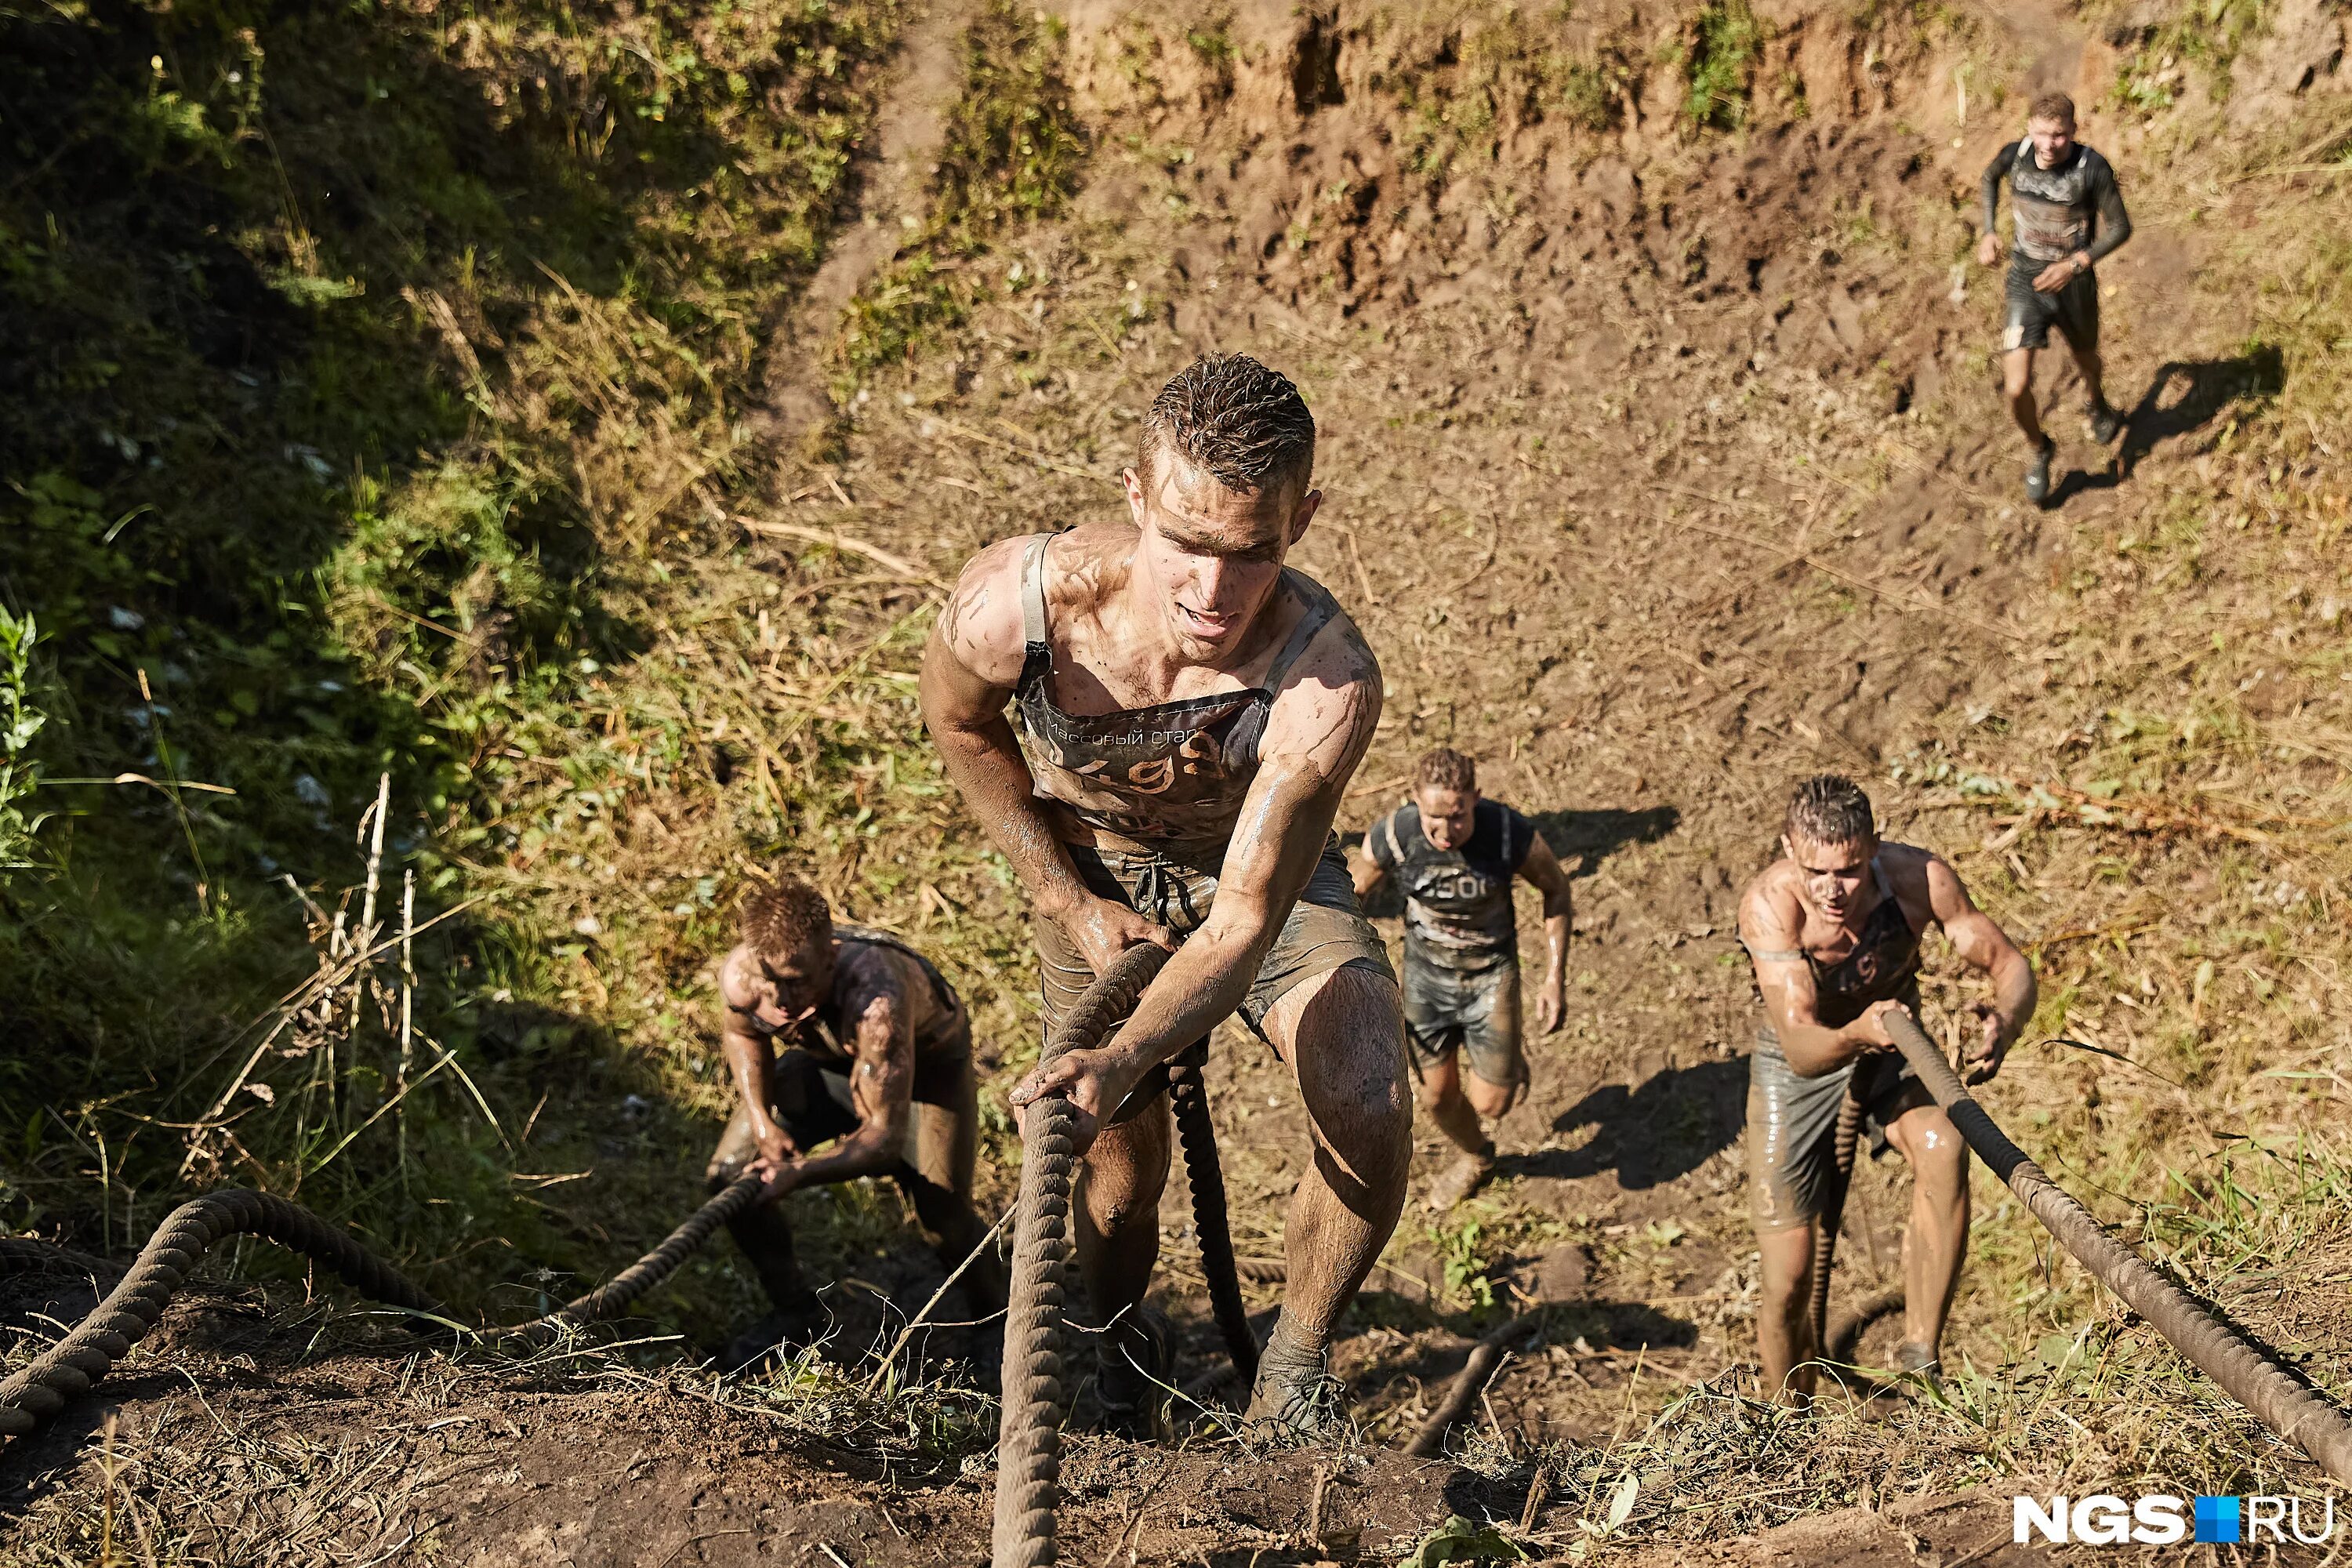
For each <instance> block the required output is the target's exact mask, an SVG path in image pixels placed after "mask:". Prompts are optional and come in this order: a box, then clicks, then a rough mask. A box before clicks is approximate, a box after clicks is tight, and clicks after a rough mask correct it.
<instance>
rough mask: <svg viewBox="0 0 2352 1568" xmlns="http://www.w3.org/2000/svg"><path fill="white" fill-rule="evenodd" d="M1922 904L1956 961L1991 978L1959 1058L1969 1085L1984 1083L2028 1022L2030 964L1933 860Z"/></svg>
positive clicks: (1956, 880)
mask: <svg viewBox="0 0 2352 1568" xmlns="http://www.w3.org/2000/svg"><path fill="white" fill-rule="evenodd" d="M1927 903H1928V907H1929V908H1930V909H1932V910H1935V913H1936V923H1937V925H1939V926H1942V927H1943V928H1944V935H1945V936H1946V937H1947V938H1948V939H1949V940H1950V942H1951V944H1952V948H1953V950H1954V951H1955V952H1958V954H1959V955H1960V957H1961V958H1963V959H1964V960H1966V961H1967V962H1968V963H1970V964H1972V965H1974V966H1975V967H1976V968H1978V969H1981V970H1983V971H1984V972H1985V973H1987V974H1989V975H1990V976H1991V977H1992V990H1993V999H1992V1002H1991V1003H1990V1005H1987V1004H1985V1003H1982V1002H1979V1003H1978V1004H1977V1005H1976V1015H1977V1019H1978V1035H1977V1038H1976V1039H1974V1040H1972V1041H1970V1042H1969V1046H1968V1048H1967V1050H1966V1051H1965V1052H1964V1053H1963V1054H1962V1060H1961V1066H1962V1068H1963V1069H1964V1070H1965V1072H1966V1074H1967V1078H1968V1081H1969V1082H1970V1083H1983V1082H1985V1081H1987V1080H1988V1079H1990V1078H1991V1077H1992V1076H1993V1074H1995V1073H1997V1072H1999V1071H2000V1063H2001V1058H2003V1057H2005V1056H2007V1055H2008V1054H2009V1047H2010V1045H2011V1042H2013V1041H2014V1040H2015V1039H2016V1038H2017V1037H2018V1034H2019V1032H2020V1031H2021V1030H2022V1029H2023V1028H2024V1027H2025V1026H2026V1025H2027V1024H2029V1023H2031V1022H2032V1019H2033V1005H2034V1000H2035V997H2036V995H2037V994H2038V988H2037V987H2036V986H2035V984H2034V981H2033V965H2032V963H2028V962H2027V961H2026V957H2025V954H2024V953H2022V952H2019V951H2018V946H2017V944H2016V943H2015V942H2011V941H2010V940H2009V933H2008V932H2007V931H2003V930H2001V929H2000V926H1999V925H1997V924H1995V923H1994V921H1993V919H1992V917H1991V916H1990V915H1988V914H1986V913H1985V912H1984V911H1983V910H1980V909H1979V908H1977V906H1976V901H1975V900H1972V899H1970V898H1969V889H1968V886H1967V884H1965V883H1963V882H1962V881H1961V880H1960V878H1959V873H1958V872H1957V871H1955V870H1953V869H1952V868H1950V867H1949V866H1948V865H1946V864H1945V863H1944V862H1943V860H1942V859H1941V858H1937V857H1936V856H1933V855H1931V856H1929V857H1927Z"/></svg>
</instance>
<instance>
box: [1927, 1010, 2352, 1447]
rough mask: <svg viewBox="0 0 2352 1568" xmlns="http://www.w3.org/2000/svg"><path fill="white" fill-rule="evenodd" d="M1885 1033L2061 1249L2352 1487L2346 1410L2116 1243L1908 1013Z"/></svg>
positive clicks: (2276, 1429) (2233, 1395) (1973, 1146)
mask: <svg viewBox="0 0 2352 1568" xmlns="http://www.w3.org/2000/svg"><path fill="white" fill-rule="evenodd" d="M1886 1026H1887V1033H1888V1034H1889V1035H1890V1036H1892V1037H1894V1040H1895V1047H1896V1048H1897V1049H1898V1050H1900V1051H1901V1052H1902V1053H1903V1059H1904V1060H1906V1061H1907V1062H1909V1063H1910V1064H1911V1070H1912V1071H1913V1072H1915V1073H1916V1074H1918V1075H1919V1081H1920V1082H1921V1083H1923V1084H1925V1085H1927V1092H1928V1093H1929V1094H1931V1095H1933V1096H1934V1097H1935V1100H1936V1103H1937V1105H1940V1106H1942V1107H1943V1108H1944V1113H1945V1114H1946V1115H1947V1116H1949V1117H1950V1118H1951V1119H1952V1125H1953V1126H1954V1127H1957V1128H1958V1130H1959V1133H1960V1136H1961V1137H1963V1138H1965V1139H1967V1140H1968V1142H1969V1148H1971V1149H1973V1150H1975V1151H1976V1152H1977V1156H1978V1157H1979V1159H1981V1160H1983V1161H1984V1163H1986V1165H1987V1166H1989V1167H1990V1169H1991V1171H1992V1173H1993V1174H1994V1175H1996V1176H1999V1177H2000V1179H2001V1180H2002V1181H2003V1182H2004V1183H2006V1184H2008V1186H2009V1190H2010V1191H2011V1192H2013V1193H2015V1194H2017V1196H2018V1199H2019V1201H2020V1202H2021V1203H2022V1204H2024V1205H2025V1206H2026V1208H2027V1209H2028V1210H2029V1211H2031V1212H2032V1215H2033V1217H2034V1218H2036V1219H2038V1220H2040V1221H2041V1222H2042V1225H2043V1226H2046V1227H2048V1229H2049V1231H2050V1234H2051V1235H2052V1236H2054V1237H2057V1238H2058V1242H2059V1245H2060V1246H2062V1247H2065V1249H2066V1250H2067V1251H2069V1252H2071V1253H2073V1254H2074V1258H2075V1259H2076V1260H2077V1261H2078V1262H2080V1263H2081V1264H2082V1265H2083V1267H2084V1268H2088V1269H2089V1270H2090V1271H2091V1272H2092V1274H2093V1275H2095V1277H2096V1278H2097V1279H2098V1280H2099V1282H2100V1283H2101V1284H2103V1285H2105V1287H2106V1288H2107V1289H2110V1290H2113V1291H2114V1292H2115V1293H2116V1295H2118V1296H2120V1297H2122V1298H2123V1300H2124V1301H2125V1303H2126V1305H2127V1306H2129V1307H2130V1308H2131V1309H2132V1310H2134V1311H2136V1312H2137V1313H2138V1314H2139V1315H2140V1316H2141V1317H2142V1318H2144V1319H2146V1320H2147V1322H2148V1325H2149V1326H2150V1327H2151V1328H2153V1329H2155V1330H2156V1331H2157V1332H2158V1333H2160V1334H2162V1335H2163V1336H2164V1337H2165V1339H2166V1340H2168V1342H2171V1344H2172V1347H2173V1348H2174V1349H2175V1350H2177V1351H2179V1352H2180V1353H2181V1354H2182V1355H2184V1356H2187V1357H2188V1358H2189V1360H2190V1361H2191V1362H2193V1363H2196V1365H2197V1366H2198V1367H2199V1368H2200V1370H2202V1371H2203V1372H2204V1373H2205V1374H2206V1375H2207V1376H2209V1377H2210V1378H2211V1379H2212V1380H2213V1381H2214V1382H2216V1383H2218V1384H2221V1387H2222V1388H2223V1390H2225V1391H2226V1392H2227V1393H2228V1394H2229V1395H2230V1397H2231V1398H2232V1399H2235V1400H2236V1401H2237V1402H2238V1403H2239V1404H2241V1405H2244V1406H2245V1407H2246V1408H2247V1409H2248V1410H2250V1411H2252V1412H2253V1414H2254V1416H2255V1418H2256V1419H2257V1420H2259V1421H2261V1422H2262V1424H2263V1426H2267V1427H2269V1428H2270V1429H2271V1430H2272V1431H2273V1432H2275V1433H2276V1434H2278V1435H2279V1436H2281V1437H2283V1438H2284V1439H2285V1440H2286V1441H2288V1442H2290V1443H2293V1444H2294V1445H2295V1446H2296V1447H2300V1448H2302V1449H2303V1450H2304V1452H2305V1453H2307V1454H2309V1455H2310V1456H2311V1457H2312V1458H2314V1459H2315V1460H2317V1461H2318V1462H2319V1467H2320V1468H2322V1469H2324V1470H2326V1472H2327V1473H2328V1475H2330V1476H2331V1477H2333V1478H2335V1479H2336V1481H2338V1482H2340V1483H2342V1484H2345V1485H2347V1486H2352V1423H2347V1421H2346V1420H2345V1417H2344V1413H2343V1412H2342V1411H2340V1410H2338V1409H2336V1407H2335V1406H2334V1405H2330V1404H2329V1403H2328V1402H2327V1401H2326V1399H2324V1398H2322V1397H2321V1396H2320V1395H2319V1394H2317V1393H2316V1392H2315V1391H2314V1390H2313V1389H2312V1387H2311V1386H2310V1385H2309V1384H2306V1383H2305V1382H2304V1381H2303V1380H2302V1379H2300V1378H2298V1377H2296V1376H2295V1375H2294V1373H2291V1372H2289V1371H2288V1370H2287V1369H2286V1368H2285V1367H2284V1366H2282V1365H2281V1364H2280V1363H2278V1362H2277V1361H2276V1360H2275V1359H2273V1357H2272V1356H2270V1355H2269V1354H2268V1353H2266V1352H2263V1350H2262V1349H2261V1348H2259V1347H2258V1346H2256V1345H2255V1344H2254V1343H2253V1342H2252V1341H2250V1340H2248V1339H2247V1338H2246V1336H2245V1335H2243V1334H2242V1333H2240V1332H2239V1331H2238V1330H2237V1329H2236V1328H2235V1327H2234V1326H2232V1325H2231V1324H2230V1323H2229V1322H2227V1321H2223V1320H2222V1319H2221V1317H2220V1316H2219V1315H2218V1314H2217V1313H2216V1311H2215V1310H2214V1309H2213V1308H2211V1307H2210V1306H2208V1305H2207V1304H2206V1303H2205V1302H2203V1301H2200V1300H2198V1299H2197V1298H2196V1297H2194V1296H2192V1295H2190V1294H2189V1292H2188V1291H2187V1290H2184V1289H2181V1288H2180V1287H2179V1285H2177V1284H2175V1283H2174V1282H2173V1281H2172V1280H2170V1279H2167V1278H2166V1277H2165V1276H2164V1275H2162V1274H2161V1273H2158V1271H2157V1269H2156V1268H2155V1267H2154V1266H2153V1265H2151V1264H2150V1263H2149V1262H2148V1261H2147V1259H2146V1258H2142V1257H2141V1256H2140V1255H2139V1254H2138V1253H2137V1252H2135V1251H2133V1250H2132V1249H2131V1248H2130V1247H2126V1246H2125V1245H2124V1244H2123V1243H2122V1242H2120V1241H2118V1240H2116V1237H2114V1236H2112V1235H2111V1234H2109V1232H2108V1231H2107V1228H2106V1227H2105V1226H2103V1225H2101V1224H2100V1223H2099V1221H2098V1219H2097V1217H2096V1216H2095V1215H2093V1214H2092V1213H2091V1212H2090V1210H2088V1209H2086V1208H2084V1206H2083V1205H2081V1204H2079V1203H2077V1202H2075V1201H2074V1198H2073V1197H2072V1196H2070V1195H2069V1194H2067V1193H2066V1191H2065V1190H2064V1189H2063V1188H2062V1187H2060V1186H2059V1185H2058V1184H2056V1183H2055V1182H2053V1181H2052V1180H2051V1179H2050V1177H2049V1175H2048V1173H2045V1172H2044V1171H2043V1170H2042V1167H2041V1166H2039V1165H2037V1164H2035V1163H2033V1162H2032V1160H2030V1159H2028V1158H2026V1155H2025V1152H2024V1151H2023V1150H2021V1149H2020V1148H2019V1147H2018V1146H2017V1145H2016V1144H2014V1143H2012V1142H2010V1141H2009V1135H2008V1134H2007V1133H2005V1132H2003V1131H2001V1130H2000V1127H1999V1126H1998V1125H1997V1124H1995V1122H1994V1121H1993V1119H1992V1118H1991V1117H1990V1116H1988V1115H1987V1114H1985V1110H1984V1107H1982V1106H1981V1105H1979V1104H1978V1103H1977V1102H1976V1100H1975V1098H1974V1097H1973V1096H1972V1095H1970V1094H1969V1091H1968V1089H1966V1088H1965V1087H1964V1086H1963V1085H1962V1084H1961V1082H1960V1079H1959V1075H1958V1073H1956V1072H1954V1071H1953V1070H1952V1066H1951V1064H1950V1063H1949V1062H1948V1061H1946V1060H1945V1059H1944V1055H1943V1053H1942V1052H1941V1051H1939V1050H1938V1049H1937V1048H1936V1045H1935V1043H1934V1042H1933V1041H1931V1040H1930V1039H1928V1038H1927V1035H1926V1033H1925V1032H1924V1031H1922V1030H1921V1029H1920V1027H1919V1026H1918V1024H1917V1023H1916V1022H1915V1021H1914V1020H1913V1019H1912V1018H1911V1017H1910V1016H1909V1015H1907V1014H1903V1013H1891V1014H1889V1015H1888V1016H1887V1020H1886Z"/></svg>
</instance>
